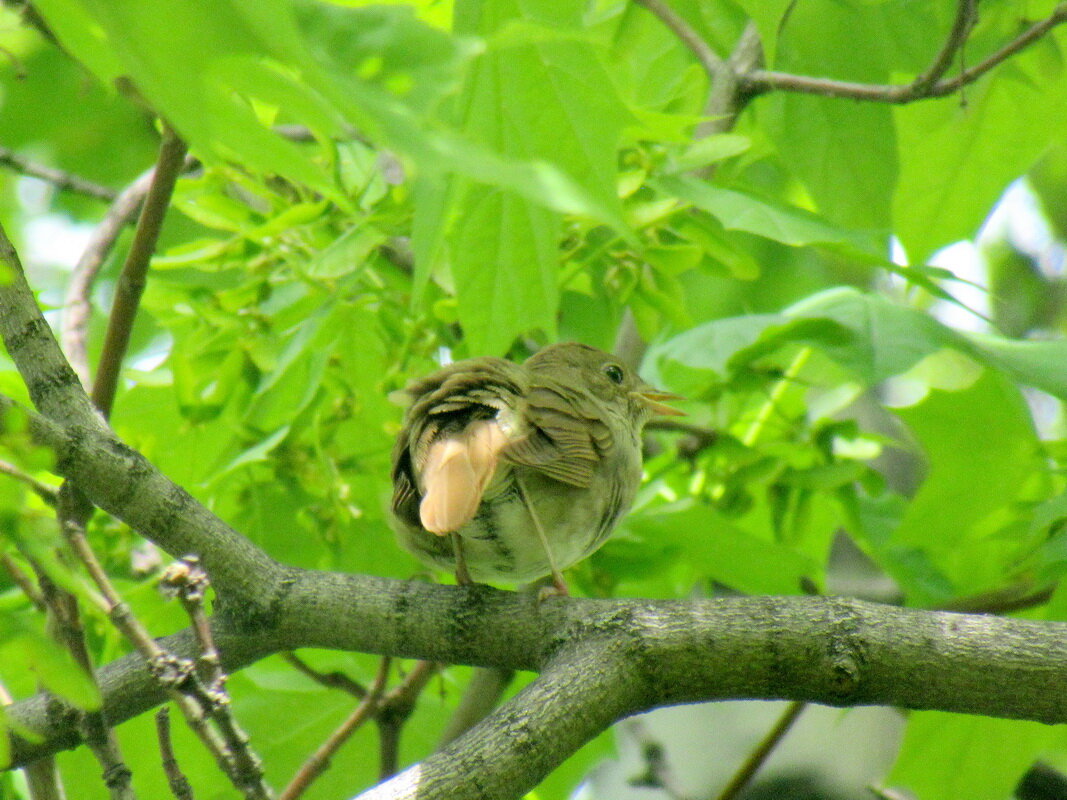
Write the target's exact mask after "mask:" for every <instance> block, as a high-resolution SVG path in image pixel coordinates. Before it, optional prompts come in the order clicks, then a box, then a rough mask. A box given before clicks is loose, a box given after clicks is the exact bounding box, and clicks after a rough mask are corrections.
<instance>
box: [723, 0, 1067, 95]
mask: <svg viewBox="0 0 1067 800" xmlns="http://www.w3.org/2000/svg"><path fill="white" fill-rule="evenodd" d="M1063 22H1067V3H1061V4H1060V5H1058V6H1056V8H1055V10H1054V11H1053V12H1052V14H1050V15H1049V16H1048V17H1046V18H1045V19H1043V20H1041V21H1040V22H1036V23H1034V24H1033V25H1031V26H1030V27H1029V28H1027V29H1026V30H1025V31H1023V33H1021V34H1020V35H1019V36H1017V37H1015V38H1014V39H1012V40H1011V41H1010V42H1008V43H1007V44H1005V45H1004V46H1003V47H1001V48H1000V49H999V50H997V51H996V52H994V53H993V54H992V55H990V56H988V57H986V58H985V59H984V60H982V61H981V62H979V63H978V64H976V65H975V66H973V67H970V68H968V69H964V70H962V71H961V72H960V73H959V74H958V75H957V76H956V77H954V78H950V79H943V78H942V79H939V80H936V81H934V82H931V83H928V84H925V85H924V84H923V83H920V81H919V79H917V80H915V81H913V82H911V83H908V84H872V83H853V82H851V81H838V80H833V79H831V78H814V77H811V76H808V75H793V74H789V73H785V72H774V71H771V70H761V69H757V70H753V71H751V72H749V73H747V74H742V75H739V76H738V79H739V81H740V82H741V86H742V88H743V89H744V91H745V92H747V93H750V94H752V95H756V94H763V93H766V92H770V91H774V90H778V91H789V92H800V93H803V94H818V95H823V96H825V97H840V98H846V99H851V100H869V101H873V102H880V103H893V104H903V103H911V102H914V101H916V100H925V99H927V98H932V97H945V96H946V95H950V94H953V93H954V92H956V91H958V90H959V89H961V88H962V87H964V86H966V85H967V84H970V83H974V81H976V80H977V79H978V78H980V77H981V76H982V75H985V74H986V73H987V72H989V70H991V69H993V67H995V66H997V65H998V64H1001V63H1002V62H1004V61H1006V60H1007V59H1008V58H1010V57H1011V56H1013V55H1015V54H1016V53H1019V52H1021V51H1023V50H1025V49H1026V48H1027V47H1029V46H1030V45H1032V44H1033V43H1034V42H1036V41H1037V40H1038V39H1040V38H1041V37H1042V36H1044V35H1045V34H1046V33H1048V32H1049V31H1050V30H1052V29H1053V28H1054V27H1056V26H1057V25H1060V24H1062V23H1063ZM959 23H960V17H959V16H957V25H954V26H953V31H952V33H950V35H949V39H948V41H947V42H946V44H945V46H944V47H942V49H941V52H940V53H939V54H938V56H937V58H936V59H935V60H934V63H933V64H932V65H931V66H930V68H929V69H927V70H926V72H924V73H923V74H922V75H920V76H919V77H920V79H922V80H928V76H930V75H934V74H936V73H937V71H938V69H941V62H942V61H943V60H944V58H945V54H946V53H947V52H948V51H949V50H952V51H955V50H956V49H958V48H959V47H960V46H962V43H963V41H964V39H959V34H958V33H957V28H958V25H959ZM957 39H958V41H957ZM948 57H949V58H951V53H948ZM946 68H947V67H946ZM942 72H943V70H942Z"/></svg>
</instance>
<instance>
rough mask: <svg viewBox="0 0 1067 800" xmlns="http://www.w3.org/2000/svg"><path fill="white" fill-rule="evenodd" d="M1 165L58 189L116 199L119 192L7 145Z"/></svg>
mask: <svg viewBox="0 0 1067 800" xmlns="http://www.w3.org/2000/svg"><path fill="white" fill-rule="evenodd" d="M0 166H4V167H9V168H11V169H12V170H14V171H15V172H18V173H19V174H21V175H27V176H29V177H31V178H37V179H38V180H42V181H45V182H46V183H50V184H52V185H53V186H55V187H56V188H57V189H64V190H66V191H69V192H77V193H78V194H84V195H88V196H89V197H95V198H96V199H97V200H107V201H111V200H114V199H115V197H116V195H117V192H116V191H115V190H114V189H111V188H109V187H107V186H102V185H100V184H99V183H94V182H93V181H90V180H86V179H85V178H79V177H78V176H77V175H73V174H71V173H69V172H64V171H63V170H61V169H55V168H54V167H49V166H46V165H44V164H38V163H36V162H34V161H31V160H30V159H28V158H24V157H23V156H20V155H19V154H18V153H16V152H15V151H14V150H11V149H10V148H7V147H0Z"/></svg>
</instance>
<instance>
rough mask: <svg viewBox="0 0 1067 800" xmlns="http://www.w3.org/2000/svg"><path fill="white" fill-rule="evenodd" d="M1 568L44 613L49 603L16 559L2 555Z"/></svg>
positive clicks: (0, 559) (5, 554) (0, 556)
mask: <svg viewBox="0 0 1067 800" xmlns="http://www.w3.org/2000/svg"><path fill="white" fill-rule="evenodd" d="M0 566H3V568H4V569H5V570H6V571H7V574H8V575H10V576H11V580H12V581H13V582H14V583H15V585H16V586H18V587H19V588H20V589H21V590H22V593H23V594H24V595H26V597H28V598H29V599H30V602H31V603H33V604H34V606H36V607H37V610H38V611H44V610H45V609H46V608H47V607H48V606H47V603H45V599H44V595H43V594H42V593H41V590H40V589H39V588H37V584H36V583H34V582H33V578H31V577H30V576H29V575H27V574H26V572H25V570H23V569H22V567H20V566H19V565H18V564H16V563H15V559H13V558H12V557H11V556H10V555H8V554H7V553H0ZM5 705H6V704H5Z"/></svg>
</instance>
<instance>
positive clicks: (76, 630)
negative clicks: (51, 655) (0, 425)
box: [37, 501, 135, 800]
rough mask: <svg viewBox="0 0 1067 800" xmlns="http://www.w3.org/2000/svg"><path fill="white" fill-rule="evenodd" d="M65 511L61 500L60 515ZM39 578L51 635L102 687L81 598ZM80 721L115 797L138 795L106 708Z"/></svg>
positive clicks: (87, 713)
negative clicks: (87, 637)
mask: <svg viewBox="0 0 1067 800" xmlns="http://www.w3.org/2000/svg"><path fill="white" fill-rule="evenodd" d="M62 514H63V511H62V501H61V503H60V516H61V517H62ZM37 580H38V583H39V584H40V587H41V595H42V597H43V598H44V601H45V604H46V605H47V607H48V612H49V625H48V627H49V630H50V632H51V634H52V636H53V637H54V638H55V639H56V640H57V641H59V642H60V644H62V645H63V646H64V647H65V648H66V649H67V650H68V651H69V652H70V654H71V656H73V658H74V661H75V663H77V665H78V666H79V667H80V668H81V670H82V672H84V673H85V675H86V677H87V678H88V679H89V681H90V682H92V683H93V684H94V685H97V687H98V688H99V684H98V682H97V679H96V672H95V670H94V669H93V662H92V658H91V657H90V655H89V648H88V646H87V645H86V642H85V629H84V627H83V626H82V621H81V609H80V607H79V603H78V599H77V598H76V597H75V596H74V595H72V594H70V593H69V592H66V591H63V590H62V589H60V588H59V587H58V586H56V585H55V583H53V582H52V580H51V578H49V577H48V576H47V575H46V574H45V573H44V572H43V571H40V570H38V576H37ZM79 722H80V727H81V728H82V732H83V736H84V738H85V743H86V744H87V745H88V746H89V749H90V750H91V751H92V754H93V756H95V758H96V760H97V761H98V762H99V763H100V766H101V768H102V769H103V778H104V783H105V784H106V785H107V787H108V791H109V794H110V796H111V798H112V800H133V798H134V797H135V795H134V792H133V786H132V784H131V783H130V779H131V778H132V773H131V772H130V769H129V767H127V766H126V762H125V759H124V758H123V756H122V751H121V749H120V747H119V743H118V739H117V738H116V737H115V732H114V730H112V728H111V726H110V725H109V724H108V721H107V718H106V717H105V716H104V713H103V711H102V710H96V711H84V712H82V713H81V714H80V716H79Z"/></svg>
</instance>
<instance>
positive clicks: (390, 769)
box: [374, 661, 440, 780]
mask: <svg viewBox="0 0 1067 800" xmlns="http://www.w3.org/2000/svg"><path fill="white" fill-rule="evenodd" d="M439 668H440V666H439V665H438V664H435V663H433V662H432V661H420V662H419V663H418V664H416V665H415V668H414V669H412V670H411V672H409V673H408V674H407V675H406V676H405V677H404V680H403V681H401V683H400V685H399V686H397V687H396V688H395V689H393V690H392V691H390V692H389V693H388V694H387V695H385V697H383V698H382V700H381V702H380V703H378V709H377V711H376V712H375V715H374V721H375V722H377V723H378V736H379V759H378V762H379V766H378V779H379V780H385V779H386V778H388V777H390V776H392V775H393V774H395V773H396V770H397V765H398V763H399V759H400V732H401V731H402V730H403V729H404V723H406V722H407V721H408V717H410V716H411V712H412V711H414V710H415V701H416V700H418V698H419V695H420V694H422V690H423V689H425V688H426V684H427V683H429V681H430V678H432V677H433V676H434V675H435V674H437V670H438V669H439Z"/></svg>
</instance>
